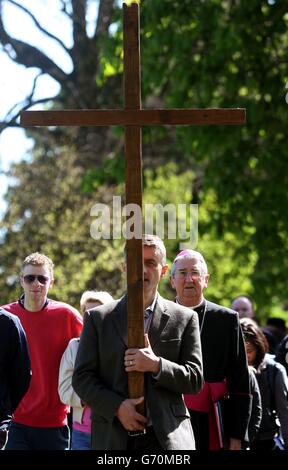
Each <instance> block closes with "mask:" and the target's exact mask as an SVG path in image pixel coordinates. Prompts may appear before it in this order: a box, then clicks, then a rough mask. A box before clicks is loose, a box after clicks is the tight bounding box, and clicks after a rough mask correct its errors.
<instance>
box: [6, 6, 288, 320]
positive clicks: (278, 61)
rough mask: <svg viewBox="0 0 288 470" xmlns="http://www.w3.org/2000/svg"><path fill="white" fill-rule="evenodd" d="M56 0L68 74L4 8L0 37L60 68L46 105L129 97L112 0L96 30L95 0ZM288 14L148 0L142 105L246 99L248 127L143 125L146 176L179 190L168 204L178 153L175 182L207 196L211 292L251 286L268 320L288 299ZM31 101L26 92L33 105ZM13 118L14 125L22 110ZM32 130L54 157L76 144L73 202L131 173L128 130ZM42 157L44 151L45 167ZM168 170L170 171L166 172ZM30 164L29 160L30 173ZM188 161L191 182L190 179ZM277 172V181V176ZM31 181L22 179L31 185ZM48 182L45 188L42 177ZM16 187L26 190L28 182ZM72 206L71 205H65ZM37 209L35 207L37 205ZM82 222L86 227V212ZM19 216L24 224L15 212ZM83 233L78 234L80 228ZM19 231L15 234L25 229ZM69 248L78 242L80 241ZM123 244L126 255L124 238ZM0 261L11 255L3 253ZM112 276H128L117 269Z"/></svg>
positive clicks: (240, 102)
mask: <svg viewBox="0 0 288 470" xmlns="http://www.w3.org/2000/svg"><path fill="white" fill-rule="evenodd" d="M60 3H61V6H62V11H63V15H65V16H69V17H70V18H71V25H72V26H71V27H72V31H73V41H74V42H73V45H72V47H71V48H70V49H69V50H68V52H67V53H68V54H70V56H71V60H72V62H73V71H72V72H71V73H70V74H65V73H64V72H63V70H61V69H59V67H58V68H57V67H54V65H53V64H52V63H51V59H49V60H46V59H47V58H46V56H45V54H44V53H43V52H42V51H38V50H35V47H34V49H32V48H31V46H30V45H27V44H25V43H22V42H21V41H19V40H16V39H15V38H12V37H10V36H9V34H8V32H7V31H6V30H5V24H4V20H3V17H2V15H1V17H0V42H1V43H2V44H3V45H4V47H6V48H7V49H9V48H10V50H13V51H14V54H15V60H16V61H18V62H19V63H23V64H24V65H26V66H31V65H32V64H33V65H34V66H38V68H40V69H41V70H42V71H43V70H45V72H46V73H49V74H51V76H54V78H55V77H56V79H57V80H58V81H59V83H60V85H61V92H60V93H59V96H57V97H56V98H55V99H54V100H51V99H50V100H49V101H48V102H49V105H54V106H57V107H58V108H59V107H60V106H63V107H65V108H71V107H101V108H104V107H106V108H107V107H109V106H111V107H114V108H115V107H117V106H121V105H122V102H121V96H122V94H121V91H120V89H121V80H120V76H121V71H122V58H121V53H122V43H121V40H122V39H121V27H122V25H121V15H120V10H119V8H118V6H117V5H116V2H112V1H100V3H99V15H98V20H97V21H96V22H95V28H94V33H93V34H92V35H91V37H89V36H88V35H87V29H86V17H85V11H86V9H87V6H88V3H89V2H88V1H84V0H78V1H77V0H76V1H72V0H71V1H68V0H67V1H61V2H60ZM4 4H13V5H16V2H14V1H12V0H1V2H0V6H2V7H3V5H4ZM90 5H92V6H93V7H94V6H95V8H96V2H93V1H91V2H90ZM18 8H19V5H18ZM26 14H31V12H30V13H29V12H26ZM34 19H35V20H36V18H34ZM104 19H105V21H104ZM36 21H38V20H36ZM39 21H40V20H39ZM287 21H288V6H287V5H286V4H285V3H284V2H278V1H275V2H272V1H271V2H267V1H264V0H262V1H259V0H251V1H250V2H238V1H233V2H232V1H224V0H214V1H213V2H212V1H202V2H197V1H192V0H182V1H181V2H178V1H175V0H161V1H160V0H153V1H152V0H144V1H142V2H141V25H142V26H141V40H142V49H141V50H142V95H143V103H144V105H145V106H146V107H147V106H148V107H149V106H154V105H155V103H157V105H158V106H163V107H165V106H169V107H218V106H219V107H235V106H239V107H246V108H247V125H246V126H243V127H241V128H232V127H230V128H227V127H226V126H225V127H223V128H219V127H217V128H216V127H211V128H200V127H195V128H188V127H187V128H185V127H183V128H179V129H177V130H174V129H171V128H164V129H161V128H159V129H158V128H157V129H155V128H153V129H152V128H148V129H145V131H144V132H143V143H144V147H143V157H144V184H145V186H146V188H150V189H149V191H150V195H151V196H153V197H154V196H155V197H159V198H163V201H167V203H169V202H174V201H173V198H174V200H175V192H174V191H171V199H170V201H169V198H168V199H167V193H166V192H165V191H164V188H163V187H162V186H161V185H162V183H163V181H166V183H167V185H169V183H171V182H172V183H171V184H174V185H175V181H174V180H173V175H171V171H170V170H169V168H170V167H169V162H171V161H174V162H175V164H176V166H175V168H174V170H173V172H174V176H175V175H177V176H178V181H179V185H178V186H179V190H180V187H181V183H182V184H184V183H183V182H186V183H185V184H187V185H188V186H189V188H187V192H188V194H190V195H191V199H190V202H193V203H198V204H199V218H200V223H199V249H201V250H202V251H203V252H204V253H206V256H207V259H208V263H209V266H211V270H212V272H213V276H212V278H211V282H212V281H213V280H214V283H213V284H211V288H210V289H209V292H210V293H211V295H212V298H214V300H217V301H224V302H225V303H226V304H229V299H231V297H234V296H235V295H237V294H238V293H242V292H243V293H247V294H250V295H251V296H252V297H253V299H254V300H255V302H256V305H257V307H258V309H259V313H260V314H261V315H262V316H263V318H264V317H265V316H267V315H268V314H269V313H270V308H272V307H273V306H274V307H280V305H281V303H282V305H284V306H285V305H286V304H287V297H288V295H287V294H288V292H287V286H286V277H287V263H288V261H287V257H286V252H287V237H286V236H285V235H286V233H287V225H288V218H287V216H286V215H285V214H286V205H287V194H286V191H285V187H286V186H287V171H286V161H287V146H286V145H285V135H286V134H285V129H286V111H287V103H286V101H285V96H286V94H287V80H288V79H287V77H288V70H287V63H286V61H285V59H284V58H285V47H286V45H287V39H288V36H287ZM112 24H113V29H112V28H111V26H112ZM38 28H39V22H38ZM45 34H46V33H45ZM58 39H59V38H57V39H55V40H56V41H57V40H58ZM52 62H53V61H52ZM42 64H43V67H44V68H42ZM31 103H32V99H31V97H30V101H29V100H28V101H27V103H26V104H25V106H26V105H30V104H31ZM10 124H11V125H17V123H16V121H15V118H12V122H10ZM30 132H31V131H30ZM35 132H36V131H34V130H33V136H36V135H37V141H36V142H37V143H36V146H35V150H37V149H41V151H40V153H41V154H43V155H44V154H45V150H43V149H46V151H47V149H50V148H52V147H53V148H54V154H55V155H56V154H57V159H60V158H61V154H62V152H63V155H65V150H64V148H65V145H66V143H67V140H68V142H69V146H70V145H71V144H72V148H73V152H74V151H75V153H74V157H73V171H74V166H75V168H76V169H78V170H77V171H79V173H78V179H77V184H75V185H73V187H71V185H70V186H69V187H70V191H72V192H73V190H75V197H74V196H73V198H72V200H74V201H75V200H77V195H78V197H79V201H80V199H81V197H82V196H83V198H84V200H85V198H88V199H89V197H90V198H91V200H92V199H93V198H94V199H96V200H101V199H100V198H101V197H103V195H105V196H106V199H107V200H110V201H111V198H112V194H113V191H114V193H117V194H118V193H120V191H121V190H122V187H121V185H122V182H123V173H122V166H123V159H122V154H123V141H122V134H121V130H120V129H116V130H114V131H112V130H111V129H109V130H108V129H103V128H101V129H93V130H91V129H83V128H81V129H73V131H71V129H65V130H63V129H61V130H59V129H57V130H43V131H42V132H41V134H39V133H38V134H36V133H35ZM51 138H53V139H54V143H53V144H51V142H50V140H49V139H51ZM47 142H49V144H47ZM59 142H60V143H59ZM50 145H51V147H50ZM37 151H39V150H37ZM46 153H47V152H46ZM36 154H37V152H36ZM66 154H67V150H66ZM63 158H64V157H63ZM43 160H44V158H43ZM63 161H64V162H65V158H64V160H63ZM42 163H43V162H42V159H41V166H42ZM39 164H40V162H39V161H38V165H39ZM43 164H44V163H43ZM166 164H168V167H167V168H166ZM161 167H163V171H164V172H165V175H166V176H165V178H164V177H163V175H162V176H161V174H160V173H159V171H160V170H159V169H160V168H161ZM28 168H29V164H27V168H26V167H25V172H26V171H27V170H28ZM35 168H36V167H35ZM191 170H192V173H193V178H192V179H191V178H190V177H189V172H190V171H191ZM71 171H72V168H71ZM157 172H158V173H157ZM186 172H187V174H186ZM18 174H19V172H18ZM67 177H68V180H69V176H67ZM189 178H190V179H189ZM272 181H276V182H277V184H271V182H272ZM154 183H155V184H154ZM23 184H24V183H21V184H20V186H19V187H20V188H21V187H22V188H23ZM157 184H159V185H160V187H162V190H161V191H160V190H159V188H158V190H157V187H156V186H157ZM119 185H120V186H119ZM74 186H75V187H74ZM84 190H85V191H86V193H84V192H83V191H84ZM43 191H44V193H43V194H45V186H43ZM157 191H158V192H157ZM87 192H88V193H89V192H90V196H88V194H87ZM168 192H169V191H168ZM80 193H81V195H82V196H81V197H80ZM179 193H180V194H183V193H181V191H180V192H179ZM12 194H13V191H10V193H9V196H8V197H9V201H11V202H12V199H11V198H12ZM18 194H19V195H20V194H21V191H20V190H19V193H18ZM181 197H182V196H181ZM183 197H184V196H183ZM81 201H82V199H81ZM160 202H162V199H161V200H160ZM79 205H81V203H80V202H79ZM79 205H78V204H77V203H74V206H73V211H72V212H73V214H74V211H75V212H77V214H78V215H79V214H81V210H79ZM64 207H65V203H64V202H63V210H64ZM10 210H12V205H11V204H10ZM37 211H38V208H37V209H36V208H35V214H36V213H37ZM52 212H53V211H52ZM76 219H77V220H78V221H79V224H81V220H83V219H81V218H80V219H78V218H77V217H76ZM19 220H21V218H20V219H19ZM13 223H16V225H17V217H15V220H14V222H13ZM26 223H27V221H25V223H24V225H25V224H26ZM24 225H22V229H21V231H22V232H23V236H24ZM12 229H13V224H12V219H11V221H9V223H7V225H6V230H7V232H6V233H5V236H4V238H3V246H5V250H6V246H7V241H8V240H9V244H11V247H12V246H13V247H14V248H13V249H14V250H15V246H14V239H17V237H16V238H14V237H15V235H14V234H13V230H12ZM54 229H55V230H56V225H54ZM57 230H58V226H57ZM26 237H28V233H27V235H26V234H25V239H26ZM56 238H57V237H56ZM60 238H61V237H58V238H57V239H55V241H54V243H55V244H56V243H57V244H58V245H59V259H60V258H61V244H62V242H61V243H60ZM79 239H80V240H82V239H81V236H80V238H79ZM17 240H18V243H19V238H18V239H17ZM4 242H6V243H4ZM80 245H81V242H80ZM80 245H79V246H78V250H79V255H80V251H81V248H80ZM87 246H90V245H89V243H88V245H87ZM49 248H50V249H51V245H49ZM71 248H73V250H74V246H73V247H72V245H71ZM108 248H109V247H108V244H107V249H108ZM168 248H169V249H168V255H169V258H170V259H172V258H173V256H174V254H175V252H176V251H177V249H178V247H177V246H176V244H175V243H170V242H169V241H168ZM105 249H106V247H105ZM13 252H14V251H13ZM71 252H72V251H71V250H70V256H67V266H69V263H70V262H71V263H72V264H73V262H72V255H71ZM14 253H15V252H14ZM84 253H85V256H86V257H87V256H88V251H87V250H84ZM103 253H104V252H103V246H102V247H101V248H100V249H99V251H98V250H97V252H96V253H95V257H97V262H98V256H99V254H101V255H102V254H103ZM117 253H119V256H120V246H119V247H118V251H117ZM10 255H11V253H10ZM85 256H84V255H83V258H82V259H84V258H85ZM117 256H118V255H117ZM70 258H71V259H70ZM79 259H81V257H80V258H79ZM9 260H10V257H9V259H8V258H6V259H5V263H8V264H9V262H10V265H11V266H13V264H14V260H15V257H14V259H13V257H12V261H11V260H10V261H9ZM74 263H75V261H74ZM76 264H77V262H76ZM1 266H6V264H3V263H2V262H1ZM3 269H4V268H3ZM5 269H7V268H5ZM102 276H103V279H105V272H101V275H100V278H99V279H102ZM88 277H89V276H88ZM108 277H109V276H108ZM90 281H91V279H90ZM71 284H72V282H71ZM116 284H117V285H118V286H120V285H122V284H121V282H120V275H119V278H118V280H117V282H116ZM239 286H241V287H239ZM69 289H70V288H69ZM71 289H72V285H71ZM117 289H118V288H117ZM119 289H120V287H119ZM119 289H118V290H119ZM167 292H169V289H168V291H167ZM170 296H172V293H171V292H170Z"/></svg>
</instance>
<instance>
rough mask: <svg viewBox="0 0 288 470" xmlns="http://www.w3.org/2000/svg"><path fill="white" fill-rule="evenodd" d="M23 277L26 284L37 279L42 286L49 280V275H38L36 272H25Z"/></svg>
mask: <svg viewBox="0 0 288 470" xmlns="http://www.w3.org/2000/svg"><path fill="white" fill-rule="evenodd" d="M23 279H24V282H25V283H26V284H32V283H33V282H34V281H35V279H37V280H38V282H39V283H40V284H42V285H43V286H44V285H45V284H47V282H48V281H49V277H47V276H42V274H39V275H37V274H26V275H25V276H23Z"/></svg>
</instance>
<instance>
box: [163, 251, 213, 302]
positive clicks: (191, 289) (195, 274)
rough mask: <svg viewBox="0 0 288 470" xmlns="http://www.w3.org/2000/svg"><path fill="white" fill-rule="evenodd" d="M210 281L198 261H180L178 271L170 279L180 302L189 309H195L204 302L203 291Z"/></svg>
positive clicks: (177, 266) (177, 265)
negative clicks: (194, 307)
mask: <svg viewBox="0 0 288 470" xmlns="http://www.w3.org/2000/svg"><path fill="white" fill-rule="evenodd" d="M208 281H209V274H207V273H204V272H203V265H202V264H201V262H200V261H199V260H197V259H179V260H178V261H177V263H176V270H175V272H174V274H173V276H171V277H170V282H171V285H172V287H174V289H176V292H177V297H178V300H179V302H180V303H181V304H182V305H186V306H187V307H193V306H195V305H198V304H199V303H200V302H201V301H202V299H203V290H204V289H205V288H206V287H207V285H208Z"/></svg>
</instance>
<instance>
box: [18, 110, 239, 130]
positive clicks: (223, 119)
mask: <svg viewBox="0 0 288 470" xmlns="http://www.w3.org/2000/svg"><path fill="white" fill-rule="evenodd" d="M20 122H21V125H22V126H25V127H29V126H155V125H156V126H157V125H172V126H175V125H180V126H181V125H182V126H185V125H198V126H199V125H209V124H219V125H221V124H223V125H224V124H225V125H227V124H228V125H229V124H231V125H234V124H244V123H245V109H242V108H235V109H233V108H231V109H230V108H221V109H217V108H208V109H169V110H168V109H135V110H133V109H132V110H131V109H127V110H126V109H106V110H101V109H81V110H69V111H68V110H67V111H65V110H61V111H22V113H21V117H20Z"/></svg>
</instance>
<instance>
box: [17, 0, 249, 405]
mask: <svg viewBox="0 0 288 470" xmlns="http://www.w3.org/2000/svg"><path fill="white" fill-rule="evenodd" d="M123 26H124V28H123V29H124V98H125V107H124V109H114V110H111V109H109V110H100V109H83V110H61V111H25V112H22V113H21V124H22V125H23V126H110V125H117V126H119V125H120V126H124V127H125V180H126V204H130V203H133V204H137V205H138V206H139V207H140V208H141V210H142V155H141V127H142V126H146V125H149V126H151V125H165V124H170V125H208V124H222V125H223V124H243V123H244V122H245V110H244V109H239V108H238V109H142V108H141V80H140V40H139V8H138V4H137V3H132V4H131V5H130V6H128V5H126V4H123ZM127 294H128V346H129V347H137V348H141V347H144V322H143V314H144V303H143V250H142V239H136V238H134V239H131V240H128V241H127ZM128 382H129V396H130V397H131V398H136V397H139V396H142V395H144V374H143V373H140V372H130V373H129V374H128ZM139 411H142V412H143V408H141V407H140V408H139Z"/></svg>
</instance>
